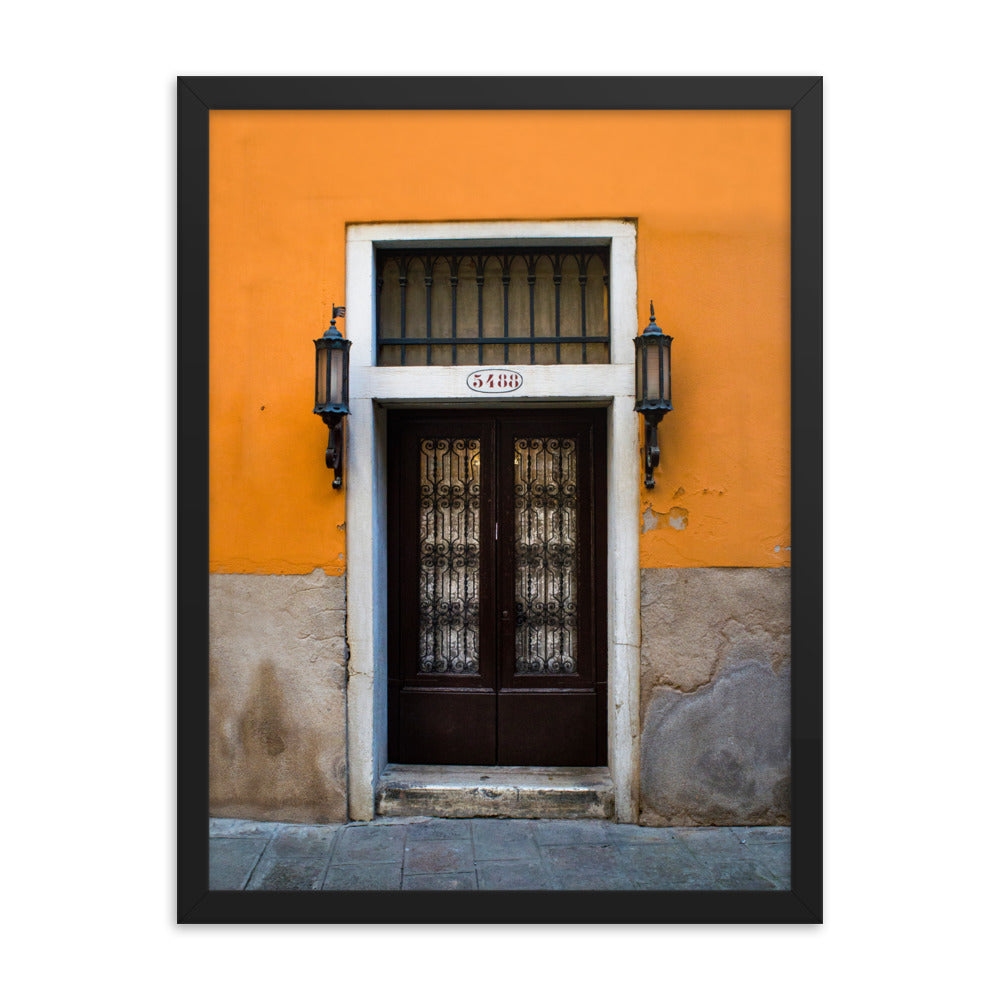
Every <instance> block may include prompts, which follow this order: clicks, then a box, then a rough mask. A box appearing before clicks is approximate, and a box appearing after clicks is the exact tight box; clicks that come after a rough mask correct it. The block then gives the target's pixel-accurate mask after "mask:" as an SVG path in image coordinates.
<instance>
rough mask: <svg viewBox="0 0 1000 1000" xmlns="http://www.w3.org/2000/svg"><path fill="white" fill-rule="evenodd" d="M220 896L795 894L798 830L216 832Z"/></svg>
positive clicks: (492, 823)
mask: <svg viewBox="0 0 1000 1000" xmlns="http://www.w3.org/2000/svg"><path fill="white" fill-rule="evenodd" d="M209 836H210V841H209V843H210V877H209V887H210V888H211V889H251V890H254V889H263V890H268V889H271V890H274V889H283V890H288V889H293V890H324V889H325V890H345V889H347V890H373V889H374V890H385V889H403V890H406V889H461V890H468V889H532V890H538V889H542V890H559V889H598V890H609V889H626V890H632V889H689V890H690V889H718V890H721V889H753V890H776V889H786V890H787V889H789V888H790V866H791V836H790V832H789V828H788V827H665V828H658V827H642V826H624V825H618V824H615V823H607V822H604V821H601V820H525V819H471V820H469V819H426V818H413V819H405V820H404V819H379V820H375V821H374V822H372V823H349V824H347V825H345V826H305V825H299V824H294V823H257V822H254V821H251V820H238V819H213V820H210V821H209Z"/></svg>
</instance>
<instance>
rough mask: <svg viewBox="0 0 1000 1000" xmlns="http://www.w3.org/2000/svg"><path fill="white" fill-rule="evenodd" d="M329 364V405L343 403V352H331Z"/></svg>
mask: <svg viewBox="0 0 1000 1000" xmlns="http://www.w3.org/2000/svg"><path fill="white" fill-rule="evenodd" d="M328 353H329V355H330V362H329V369H328V371H329V379H330V382H329V385H330V395H329V396H328V399H329V401H330V402H331V403H338V404H339V403H343V401H344V352H343V351H341V350H331V351H329V352H328Z"/></svg>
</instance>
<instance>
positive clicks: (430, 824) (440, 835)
mask: <svg viewBox="0 0 1000 1000" xmlns="http://www.w3.org/2000/svg"><path fill="white" fill-rule="evenodd" d="M408 831H409V832H408V833H407V840H408V841H409V842H410V843H411V844H412V843H413V842H414V841H417V840H461V839H463V838H468V836H469V821H468V820H467V819H430V820H424V821H423V822H420V823H412V824H411V825H410V826H409V827H408Z"/></svg>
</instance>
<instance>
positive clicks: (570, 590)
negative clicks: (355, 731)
mask: <svg viewBox="0 0 1000 1000" xmlns="http://www.w3.org/2000/svg"><path fill="white" fill-rule="evenodd" d="M605 422H606V414H605V412H604V411H603V410H550V409H546V410H531V411H528V410H501V411H496V412H484V411H481V410H472V411H461V412H456V411H441V410H438V411H419V412H416V411H407V412H402V411H392V412H390V414H389V421H388V423H389V435H388V468H389V482H388V504H389V551H388V557H389V560H388V562H389V573H388V585H389V636H388V641H389V649H388V654H389V755H390V760H391V761H393V762H394V763H401V764H475V765H481V766H482V765H556V766H570V765H583V766H595V765H602V764H604V763H606V757H607V749H606V745H607V723H606V715H607V653H606V650H607V621H606V619H607V614H606V605H607V602H606V596H605V580H606V579H607V564H606V551H607V541H606V539H607V529H606V515H605V511H606V503H605V493H606V481H605V480H606V471H605V470H606V467H607V463H606V451H605V448H606V445H605Z"/></svg>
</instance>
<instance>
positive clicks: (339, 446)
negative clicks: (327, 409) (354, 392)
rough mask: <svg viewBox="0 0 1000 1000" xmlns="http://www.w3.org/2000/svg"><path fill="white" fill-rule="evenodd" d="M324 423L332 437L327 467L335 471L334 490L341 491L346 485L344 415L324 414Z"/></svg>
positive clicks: (328, 445)
mask: <svg viewBox="0 0 1000 1000" xmlns="http://www.w3.org/2000/svg"><path fill="white" fill-rule="evenodd" d="M322 416H323V423H325V424H326V426H327V427H329V428H330V437H329V439H328V440H327V444H326V467H327V468H328V469H333V488H334V489H335V490H339V489H340V487H341V486H343V484H344V480H343V475H342V471H343V461H344V423H343V420H344V414H343V413H324V414H323V415H322Z"/></svg>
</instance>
